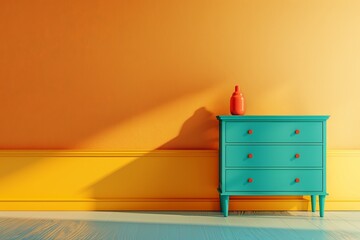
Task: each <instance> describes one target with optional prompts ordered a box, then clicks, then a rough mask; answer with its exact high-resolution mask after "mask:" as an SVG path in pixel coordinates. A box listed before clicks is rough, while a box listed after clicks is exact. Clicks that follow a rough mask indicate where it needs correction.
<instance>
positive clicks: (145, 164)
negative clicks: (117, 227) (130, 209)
mask: <svg viewBox="0 0 360 240" xmlns="http://www.w3.org/2000/svg"><path fill="white" fill-rule="evenodd" d="M217 132H218V128H217V120H216V118H215V116H214V115H213V114H212V113H211V112H209V111H208V110H207V109H206V108H205V107H202V108H199V109H197V110H196V111H195V112H194V114H193V115H192V116H191V117H190V118H189V119H187V120H186V121H185V122H184V124H183V126H182V128H181V130H180V133H179V135H178V136H177V137H175V138H174V139H172V140H170V141H169V142H167V143H165V144H163V145H161V146H160V147H159V148H157V149H155V150H154V151H153V152H149V153H147V154H145V155H144V156H141V157H136V158H134V160H132V161H131V162H130V163H129V164H127V165H126V166H124V167H122V168H121V169H118V170H117V171H115V172H113V173H112V174H111V175H109V176H106V177H104V178H103V179H101V180H99V181H98V182H96V183H95V184H93V185H91V186H89V187H87V188H86V189H84V191H86V192H89V193H92V194H93V196H92V197H93V198H94V199H144V198H145V199H146V198H153V199H154V198H155V199H167V198H216V197H217V191H216V189H217V179H218V172H217V156H205V157H204V156H200V157H196V156H195V157H194V156H193V155H192V154H186V153H184V152H185V151H180V152H176V150H175V151H171V152H165V153H163V152H157V151H156V150H159V149H161V150H166V149H173V148H174V147H177V148H179V146H181V148H184V149H188V148H195V149H198V148H197V144H198V145H202V146H204V145H207V146H213V147H214V149H215V148H216V145H217V142H218V133H217ZM201 142H202V143H201ZM203 142H206V144H203ZM120 161H121V160H120ZM199 176H201V177H199ZM95 204H96V203H95ZM138 204H140V205H141V203H138ZM98 208H99V207H98ZM98 208H97V207H96V206H95V209H98ZM141 208H142V206H136V209H141Z"/></svg>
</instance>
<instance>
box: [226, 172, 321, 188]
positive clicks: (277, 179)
mask: <svg viewBox="0 0 360 240" xmlns="http://www.w3.org/2000/svg"><path fill="white" fill-rule="evenodd" d="M225 179H226V181H225V182H226V185H225V191H227V192H267V191H269V192H273V193H275V192H296V191H299V192H307V191H322V187H323V186H322V170H313V169H311V170H279V169H276V170H274V169H273V170H270V169H268V170H267V169H256V170H255V169H254V170H250V169H248V170H235V169H234V170H232V169H229V170H226V173H225ZM297 179H298V182H296V180H297Z"/></svg>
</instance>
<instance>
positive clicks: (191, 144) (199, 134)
mask: <svg viewBox="0 0 360 240" xmlns="http://www.w3.org/2000/svg"><path fill="white" fill-rule="evenodd" d="M217 126H218V122H217V120H216V118H215V116H214V114H213V113H211V112H210V111H208V110H207V109H206V108H205V107H202V108H199V109H197V110H196V111H195V112H194V114H193V115H192V116H191V117H190V118H189V119H187V120H186V121H185V122H184V124H183V125H182V127H181V130H180V132H179V135H178V136H176V137H175V138H173V139H172V140H170V141H168V142H167V143H165V144H163V145H161V146H160V147H158V148H157V149H159V150H165V149H197V150H199V149H202V148H204V146H208V148H207V149H209V148H210V149H217V147H218V128H217Z"/></svg>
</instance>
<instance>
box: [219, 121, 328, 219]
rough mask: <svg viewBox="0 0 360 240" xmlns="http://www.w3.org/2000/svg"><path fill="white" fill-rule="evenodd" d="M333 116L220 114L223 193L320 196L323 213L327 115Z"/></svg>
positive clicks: (223, 198)
mask: <svg viewBox="0 0 360 240" xmlns="http://www.w3.org/2000/svg"><path fill="white" fill-rule="evenodd" d="M328 118H329V116H217V119H218V120H219V188H218V190H219V193H220V200H221V209H222V212H223V214H224V216H227V215H228V206H227V205H228V202H229V196H236V195H238V196H245V195H249V196H253V195H256V196H260V195H263V196H271V195H277V196H279V195H284V196H285V195H311V196H312V197H311V199H312V200H311V204H312V209H313V211H315V205H316V200H315V199H316V198H315V197H316V196H319V204H320V216H321V217H323V216H324V207H325V196H326V194H327V192H326V120H327V119H328Z"/></svg>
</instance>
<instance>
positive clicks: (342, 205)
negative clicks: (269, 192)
mask: <svg viewBox="0 0 360 240" xmlns="http://www.w3.org/2000/svg"><path fill="white" fill-rule="evenodd" d="M217 156H218V152H217V151H215V150H167V151H161V150H155V151H117V152H90V151H0V164H1V166H2V168H1V169H0V188H1V189H2V191H0V210H119V211H121V210H174V211H176V210H207V211H218V210H219V200H218V195H217V192H216V188H217V177H218V175H217V174H218V166H217V164H218V162H217V161H218V159H217ZM327 163H328V164H327V169H328V171H327V178H328V192H329V197H328V198H327V200H326V210H360V193H358V192H357V191H354V190H353V189H357V187H358V183H359V182H360V176H359V174H358V173H357V172H358V169H359V168H360V151H359V150H329V151H328V154H327ZM230 210H310V201H309V199H308V197H302V196H299V197H257V198H255V197H253V198H251V197H243V198H233V199H232V200H231V201H230Z"/></svg>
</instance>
